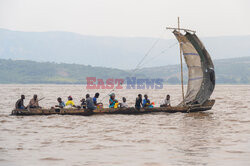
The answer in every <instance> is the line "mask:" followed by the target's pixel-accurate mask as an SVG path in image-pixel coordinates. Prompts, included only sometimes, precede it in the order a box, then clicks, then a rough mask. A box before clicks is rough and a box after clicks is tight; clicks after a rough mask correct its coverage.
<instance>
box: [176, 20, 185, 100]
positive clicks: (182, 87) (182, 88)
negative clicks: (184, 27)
mask: <svg viewBox="0 0 250 166" xmlns="http://www.w3.org/2000/svg"><path fill="white" fill-rule="evenodd" d="M178 31H179V32H180V17H178ZM179 46H180V60H181V90H182V101H183V104H184V105H185V103H184V86H183V67H182V51H181V43H180V42H179Z"/></svg>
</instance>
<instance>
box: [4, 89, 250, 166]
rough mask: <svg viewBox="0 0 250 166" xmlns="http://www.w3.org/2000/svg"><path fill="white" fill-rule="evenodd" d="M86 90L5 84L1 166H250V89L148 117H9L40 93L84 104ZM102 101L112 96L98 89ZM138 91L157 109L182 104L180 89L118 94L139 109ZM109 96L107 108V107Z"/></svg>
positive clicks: (220, 92) (219, 93) (49, 100)
mask: <svg viewBox="0 0 250 166" xmlns="http://www.w3.org/2000/svg"><path fill="white" fill-rule="evenodd" d="M95 92H96V90H86V88H85V87H84V86H83V85H0V94H1V100H0V165H8V166H35V165H38V166H40V165H41V166H43V165H53V166H64V165H69V166H71V165H72V166H73V165H75V166H78V165H79V166H82V165H104V166H110V165H117V166H120V165H122V166H123V165H126V166H131V165H132V166H133V165H135V166H137V165H138V166H165V165H226V166H228V165H250V85H218V86H216V89H215V91H214V93H213V95H212V98H214V99H216V103H215V105H214V107H213V109H212V110H210V111H206V112H200V113H174V114H168V113H155V114H145V115H94V116H88V117H84V116H69V115H51V116H27V117H21V116H20V117H16V116H10V115H9V114H10V112H11V110H12V108H13V107H14V104H15V102H16V100H17V99H18V98H19V96H20V95H21V94H25V95H26V100H25V104H27V103H28V101H29V99H30V98H31V97H32V95H33V94H35V93H36V94H38V97H40V98H41V97H46V98H45V99H44V100H42V101H41V102H40V105H41V106H44V107H50V106H53V105H55V104H56V103H57V102H56V98H57V97H58V96H61V97H62V98H63V99H64V101H65V100H66V97H67V96H68V95H72V96H73V99H74V101H75V102H76V103H78V104H79V100H80V99H81V97H83V96H85V94H86V93H90V94H91V95H93V94H94V93H95ZM99 92H100V93H101V96H100V99H99V100H101V99H102V98H103V97H105V95H104V94H105V93H107V92H108V90H99ZM138 93H142V94H145V93H146V94H148V95H149V98H150V99H151V101H154V102H155V103H156V105H158V104H159V102H160V100H161V99H162V98H164V97H165V95H166V94H170V95H171V102H172V105H175V104H178V102H179V101H181V87H180V86H172V85H171V86H170V85H167V86H164V89H160V90H126V89H124V90H116V94H117V99H119V100H121V97H123V96H125V97H127V101H128V104H129V105H130V106H133V105H134V101H135V97H136V96H137V94H138ZM107 101H108V97H106V98H104V100H103V103H105V106H107Z"/></svg>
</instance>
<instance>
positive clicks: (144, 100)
mask: <svg viewBox="0 0 250 166" xmlns="http://www.w3.org/2000/svg"><path fill="white" fill-rule="evenodd" d="M142 106H143V108H145V107H149V108H152V107H153V105H152V104H151V103H150V100H149V99H148V95H144V99H143V102H142Z"/></svg>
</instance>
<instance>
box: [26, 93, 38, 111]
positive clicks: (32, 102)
mask: <svg viewBox="0 0 250 166" xmlns="http://www.w3.org/2000/svg"><path fill="white" fill-rule="evenodd" d="M38 101H39V100H38V98H37V95H36V94H35V95H34V96H33V98H32V99H31V100H30V103H29V105H28V107H29V108H41V107H40V106H39V103H38Z"/></svg>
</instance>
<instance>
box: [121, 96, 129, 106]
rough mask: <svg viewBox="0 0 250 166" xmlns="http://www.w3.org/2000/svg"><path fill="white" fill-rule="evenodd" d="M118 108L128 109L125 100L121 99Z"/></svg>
mask: <svg viewBox="0 0 250 166" xmlns="http://www.w3.org/2000/svg"><path fill="white" fill-rule="evenodd" d="M120 108H128V104H127V103H126V98H125V97H123V98H122V103H120Z"/></svg>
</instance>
